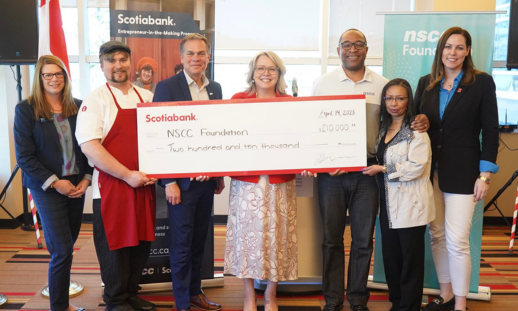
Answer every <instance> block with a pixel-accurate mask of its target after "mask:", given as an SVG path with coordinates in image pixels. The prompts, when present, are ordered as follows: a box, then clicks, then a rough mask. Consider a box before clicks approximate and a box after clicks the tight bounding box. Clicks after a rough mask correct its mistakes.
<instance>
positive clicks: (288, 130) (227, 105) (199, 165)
mask: <svg viewBox="0 0 518 311" xmlns="http://www.w3.org/2000/svg"><path fill="white" fill-rule="evenodd" d="M137 122H138V144H139V169H140V170H141V171H143V172H146V173H147V174H148V176H151V177H157V178H165V177H192V176H199V175H208V176H227V175H232V176H236V175H259V174H287V173H300V172H301V171H302V170H310V171H312V172H331V171H334V170H336V169H337V168H341V169H344V170H348V171H358V170H360V169H362V168H363V167H365V166H366V157H365V152H366V150H367V142H366V116H365V96H364V95H349V96H318V97H301V98H294V97H282V98H272V99H255V98H254V99H237V100H212V101H189V102H168V103H142V104H138V109H137Z"/></svg>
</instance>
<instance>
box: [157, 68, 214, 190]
mask: <svg viewBox="0 0 518 311" xmlns="http://www.w3.org/2000/svg"><path fill="white" fill-rule="evenodd" d="M207 93H208V94H209V99H211V100H214V99H222V98H223V93H222V91H221V85H219V83H217V82H215V81H213V80H210V79H209V85H208V86H207ZM191 100H192V97H191V91H190V90H189V85H188V84H187V79H186V78H185V73H184V72H183V71H182V72H180V73H178V74H177V75H174V76H172V77H170V78H167V79H165V80H162V81H160V82H158V84H157V85H156V89H155V96H154V97H153V102H175V101H191ZM173 181H176V182H177V183H178V187H180V190H182V191H186V190H188V189H189V186H190V184H191V179H190V178H167V179H161V180H160V181H159V184H160V185H162V186H164V185H166V184H168V183H171V182H173Z"/></svg>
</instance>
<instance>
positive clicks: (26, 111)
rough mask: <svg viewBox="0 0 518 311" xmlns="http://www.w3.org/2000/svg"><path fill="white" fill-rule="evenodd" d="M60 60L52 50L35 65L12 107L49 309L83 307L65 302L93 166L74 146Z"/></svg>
mask: <svg viewBox="0 0 518 311" xmlns="http://www.w3.org/2000/svg"><path fill="white" fill-rule="evenodd" d="M80 105H81V101H80V100H78V99H74V98H72V92H71V85H70V78H69V76H68V73H67V69H66V67H65V66H64V65H63V62H62V61H61V60H60V59H59V58H57V57H55V56H52V55H44V56H42V57H40V59H39V60H38V62H37V64H36V70H35V74H34V84H33V86H32V92H31V96H29V98H28V99H27V100H24V101H22V102H20V103H19V104H18V105H17V106H16V113H15V117H14V139H15V146H16V160H17V162H18V165H19V166H20V168H21V169H22V171H23V173H24V174H23V181H22V182H23V185H24V186H25V187H27V188H29V189H30V191H31V194H32V197H33V200H34V203H35V205H36V207H37V209H38V212H39V214H40V218H41V222H42V225H43V228H44V236H45V244H46V246H47V250H48V251H49V253H50V255H51V259H50V263H49V273H48V283H49V285H48V286H49V294H50V309H51V310H52V311H63V310H67V311H73V310H78V309H79V310H84V309H82V308H77V307H75V306H73V305H71V304H70V303H69V294H68V289H69V287H70V268H71V266H72V253H73V251H74V248H73V247H74V243H75V241H76V240H77V237H78V236H79V229H80V228H81V218H82V217H83V204H84V196H83V195H84V193H85V191H86V189H87V188H88V186H89V185H90V180H91V174H92V171H93V168H92V167H90V166H89V165H88V162H87V159H86V157H85V156H84V154H83V153H82V152H81V148H80V147H79V146H78V145H77V141H76V138H75V135H74V133H75V127H76V116H77V111H78V108H79V106H80Z"/></svg>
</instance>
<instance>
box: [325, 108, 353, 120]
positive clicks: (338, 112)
mask: <svg viewBox="0 0 518 311" xmlns="http://www.w3.org/2000/svg"><path fill="white" fill-rule="evenodd" d="M355 114H356V113H355V111H354V109H349V110H347V109H334V110H333V109H329V110H324V109H322V111H320V114H319V115H318V117H319V118H328V117H345V116H354V115H355Z"/></svg>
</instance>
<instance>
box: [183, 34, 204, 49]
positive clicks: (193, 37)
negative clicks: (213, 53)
mask: <svg viewBox="0 0 518 311" xmlns="http://www.w3.org/2000/svg"><path fill="white" fill-rule="evenodd" d="M191 40H201V41H203V42H205V46H206V47H207V53H209V52H210V43H209V40H207V38H206V37H205V36H203V35H200V34H199V33H191V34H190V35H188V36H185V37H183V39H182V42H180V54H183V46H184V45H185V42H187V41H191Z"/></svg>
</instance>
